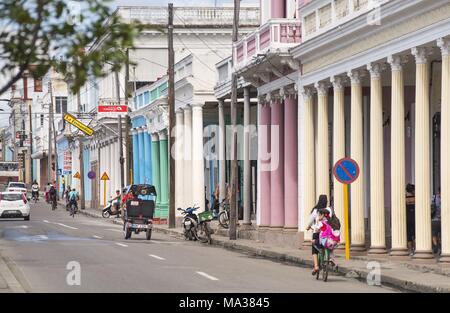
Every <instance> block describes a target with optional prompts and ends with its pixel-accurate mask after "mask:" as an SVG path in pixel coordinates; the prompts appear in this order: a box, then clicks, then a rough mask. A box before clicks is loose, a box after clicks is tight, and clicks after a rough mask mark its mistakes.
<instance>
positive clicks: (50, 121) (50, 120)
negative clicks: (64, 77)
mask: <svg viewBox="0 0 450 313" xmlns="http://www.w3.org/2000/svg"><path fill="white" fill-rule="evenodd" d="M48 90H49V92H50V104H49V106H48V156H47V157H48V158H47V181H48V182H50V183H53V180H52V153H53V152H52V125H53V90H52V81H51V80H50V81H49V82H48Z"/></svg>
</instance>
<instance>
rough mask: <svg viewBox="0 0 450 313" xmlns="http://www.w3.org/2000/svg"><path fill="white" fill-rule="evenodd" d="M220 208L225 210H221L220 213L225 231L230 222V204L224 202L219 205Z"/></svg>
mask: <svg viewBox="0 0 450 313" xmlns="http://www.w3.org/2000/svg"><path fill="white" fill-rule="evenodd" d="M219 207H222V208H223V210H221V212H220V213H219V217H218V220H219V224H220V226H222V227H223V228H225V229H228V227H229V226H230V225H229V222H230V204H229V203H228V202H225V200H224V201H222V202H221V203H220V204H219Z"/></svg>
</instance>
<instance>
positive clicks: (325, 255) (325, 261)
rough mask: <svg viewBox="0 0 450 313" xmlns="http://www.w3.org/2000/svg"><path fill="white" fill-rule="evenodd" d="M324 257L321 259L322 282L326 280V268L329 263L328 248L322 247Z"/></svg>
mask: <svg viewBox="0 0 450 313" xmlns="http://www.w3.org/2000/svg"><path fill="white" fill-rule="evenodd" d="M324 250H325V251H324V259H323V269H322V279H323V281H324V282H326V281H327V280H328V269H329V267H330V266H329V264H330V254H329V253H328V249H324Z"/></svg>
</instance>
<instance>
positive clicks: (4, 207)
mask: <svg viewBox="0 0 450 313" xmlns="http://www.w3.org/2000/svg"><path fill="white" fill-rule="evenodd" d="M0 218H23V219H24V220H25V221H29V220H30V204H29V203H28V200H27V198H26V196H25V195H24V194H23V193H22V192H9V191H7V192H2V193H0Z"/></svg>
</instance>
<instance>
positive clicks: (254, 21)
mask: <svg viewBox="0 0 450 313" xmlns="http://www.w3.org/2000/svg"><path fill="white" fill-rule="evenodd" d="M233 13H234V10H233V8H232V7H223V8H215V7H175V8H174V21H173V22H174V25H175V26H195V25H197V26H199V25H230V26H231V25H233ZM118 14H119V15H120V16H121V17H122V19H123V20H124V21H125V22H131V21H139V22H141V23H148V24H151V25H167V19H168V11H167V7H148V6H132V7H127V6H122V7H119V8H118ZM239 24H240V25H241V26H257V25H259V8H256V7H250V8H241V10H240V15H239Z"/></svg>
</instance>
